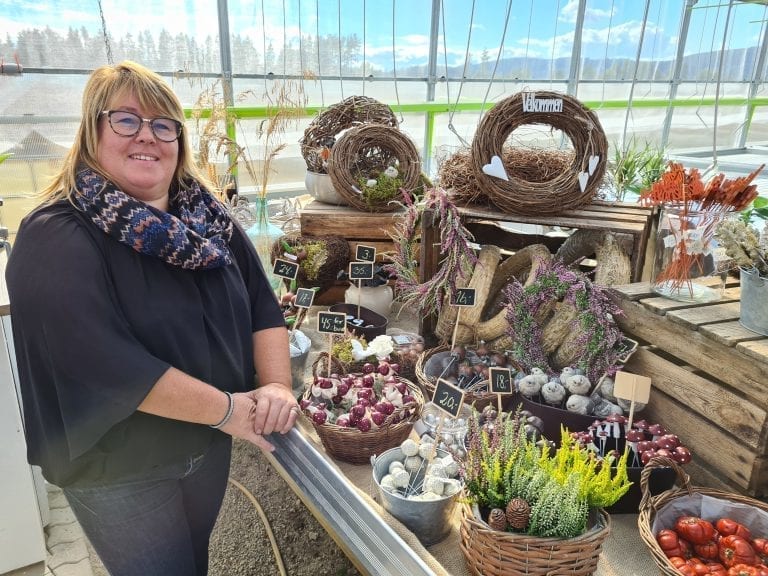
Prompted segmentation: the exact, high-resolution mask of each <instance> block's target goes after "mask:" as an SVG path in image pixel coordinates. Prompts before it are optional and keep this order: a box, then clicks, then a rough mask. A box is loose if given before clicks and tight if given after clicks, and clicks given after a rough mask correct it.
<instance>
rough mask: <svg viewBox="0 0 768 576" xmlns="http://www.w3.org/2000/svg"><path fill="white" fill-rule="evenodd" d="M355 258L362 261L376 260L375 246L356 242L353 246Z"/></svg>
mask: <svg viewBox="0 0 768 576" xmlns="http://www.w3.org/2000/svg"><path fill="white" fill-rule="evenodd" d="M355 260H360V261H362V262H374V261H375V260H376V247H375V246H366V245H365V244H358V245H357V246H356V247H355Z"/></svg>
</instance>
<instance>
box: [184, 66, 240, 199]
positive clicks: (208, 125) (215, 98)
mask: <svg viewBox="0 0 768 576" xmlns="http://www.w3.org/2000/svg"><path fill="white" fill-rule="evenodd" d="M191 117H192V120H193V122H194V126H195V134H196V135H197V146H196V147H195V152H196V156H197V158H196V159H197V164H198V166H200V169H201V170H202V171H203V173H204V174H205V176H206V177H207V178H208V180H209V181H210V182H211V183H212V184H214V185H215V186H216V190H215V191H214V192H215V193H216V194H217V195H218V197H219V198H220V199H221V200H223V201H226V200H227V196H228V191H229V190H231V189H233V188H234V186H235V183H234V179H233V177H232V168H233V166H232V165H231V163H230V164H228V163H227V161H226V154H228V153H232V152H235V145H234V142H233V140H232V139H231V138H229V136H227V132H228V130H229V127H230V126H231V125H232V123H233V122H234V115H233V114H232V113H231V112H230V111H229V110H228V108H227V105H226V102H225V101H224V97H223V95H222V92H221V82H220V81H219V80H216V81H215V82H214V83H213V84H212V85H210V86H208V87H204V88H203V89H202V90H201V91H200V93H199V94H198V96H197V99H196V100H195V103H194V105H193V106H192V112H191ZM193 146H194V144H193ZM227 164H228V165H227ZM221 165H227V168H226V169H225V170H224V171H221V169H220V166H221Z"/></svg>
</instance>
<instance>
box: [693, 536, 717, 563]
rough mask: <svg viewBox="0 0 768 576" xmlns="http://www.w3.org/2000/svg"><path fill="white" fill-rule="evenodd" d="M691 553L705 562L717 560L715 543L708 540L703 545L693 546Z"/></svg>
mask: <svg viewBox="0 0 768 576" xmlns="http://www.w3.org/2000/svg"><path fill="white" fill-rule="evenodd" d="M693 551H694V552H695V553H696V555H697V556H698V557H699V558H704V559H705V560H717V558H718V552H719V549H718V547H717V542H715V541H714V540H710V541H709V542H705V543H704V544H694V545H693Z"/></svg>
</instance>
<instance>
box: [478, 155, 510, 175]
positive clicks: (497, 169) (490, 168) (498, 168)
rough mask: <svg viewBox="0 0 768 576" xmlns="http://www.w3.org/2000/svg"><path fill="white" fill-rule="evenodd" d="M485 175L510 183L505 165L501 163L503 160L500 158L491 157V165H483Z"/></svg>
mask: <svg viewBox="0 0 768 576" xmlns="http://www.w3.org/2000/svg"><path fill="white" fill-rule="evenodd" d="M483 173H484V174H488V176H494V177H495V178H501V179H502V180H506V181H507V182H509V176H507V171H506V170H504V164H502V163H501V158H499V157H498V156H495V155H494V156H491V163H490V164H485V165H483Z"/></svg>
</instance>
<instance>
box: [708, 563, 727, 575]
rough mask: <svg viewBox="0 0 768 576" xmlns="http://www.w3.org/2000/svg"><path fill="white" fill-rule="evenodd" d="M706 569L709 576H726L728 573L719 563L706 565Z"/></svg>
mask: <svg viewBox="0 0 768 576" xmlns="http://www.w3.org/2000/svg"><path fill="white" fill-rule="evenodd" d="M707 568H708V569H709V574H710V576H728V571H727V570H726V569H725V566H723V565H722V564H720V563H719V562H710V563H709V564H707Z"/></svg>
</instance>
